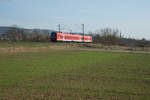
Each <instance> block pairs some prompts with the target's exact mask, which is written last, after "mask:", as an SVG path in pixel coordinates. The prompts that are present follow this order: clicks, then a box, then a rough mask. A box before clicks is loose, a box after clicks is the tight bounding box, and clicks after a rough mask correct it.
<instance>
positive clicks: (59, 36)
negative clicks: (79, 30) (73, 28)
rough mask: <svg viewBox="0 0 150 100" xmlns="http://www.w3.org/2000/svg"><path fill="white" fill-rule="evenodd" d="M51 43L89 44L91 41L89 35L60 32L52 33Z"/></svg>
mask: <svg viewBox="0 0 150 100" xmlns="http://www.w3.org/2000/svg"><path fill="white" fill-rule="evenodd" d="M51 41H53V42H59V41H60V42H87V43H91V42H92V41H93V38H92V36H90V35H81V34H72V33H62V32H52V33H51Z"/></svg>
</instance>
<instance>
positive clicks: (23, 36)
mask: <svg viewBox="0 0 150 100" xmlns="http://www.w3.org/2000/svg"><path fill="white" fill-rule="evenodd" d="M0 40H3V41H10V42H48V41H49V32H48V31H45V34H41V32H40V29H34V30H32V31H31V30H26V29H23V28H19V27H12V28H11V29H10V30H9V31H8V32H6V34H3V35H1V36H0Z"/></svg>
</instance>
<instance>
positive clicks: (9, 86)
mask: <svg viewBox="0 0 150 100" xmlns="http://www.w3.org/2000/svg"><path fill="white" fill-rule="evenodd" d="M149 59H150V55H148V54H127V53H126V54H125V53H104V52H92V51H73V50H51V51H47V52H32V53H17V54H16V53H14V54H0V97H1V98H8V99H11V100H16V99H18V100H20V99H23V98H24V99H32V100H35V99H44V98H45V99H52V100H63V99H64V100H72V99H73V100H75V99H77V100H85V99H89V100H96V99H97V100H99V99H108V100H111V99H112V100H113V99H115V100H116V99H117V100H128V99H129V100H130V99H131V100H149V99H150V96H149V95H150V77H149V75H150V70H149V67H150V62H149Z"/></svg>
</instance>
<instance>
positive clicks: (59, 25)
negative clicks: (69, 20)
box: [58, 24, 60, 32]
mask: <svg viewBox="0 0 150 100" xmlns="http://www.w3.org/2000/svg"><path fill="white" fill-rule="evenodd" d="M58 32H60V24H59V25H58Z"/></svg>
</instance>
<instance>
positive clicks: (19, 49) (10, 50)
mask: <svg viewBox="0 0 150 100" xmlns="http://www.w3.org/2000/svg"><path fill="white" fill-rule="evenodd" d="M48 50H87V51H101V52H121V53H147V54H150V52H149V51H130V50H106V49H98V48H81V47H72V46H49V47H9V48H0V53H20V52H38V51H48Z"/></svg>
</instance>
